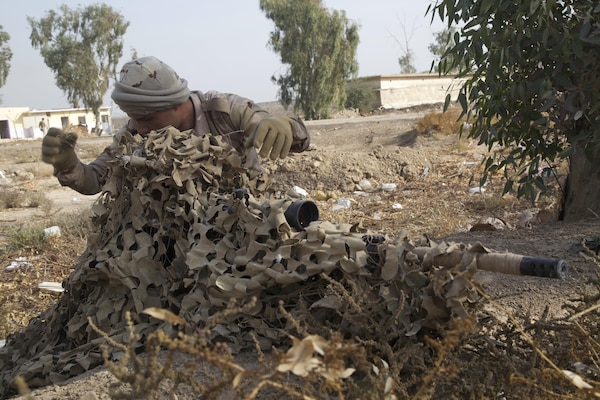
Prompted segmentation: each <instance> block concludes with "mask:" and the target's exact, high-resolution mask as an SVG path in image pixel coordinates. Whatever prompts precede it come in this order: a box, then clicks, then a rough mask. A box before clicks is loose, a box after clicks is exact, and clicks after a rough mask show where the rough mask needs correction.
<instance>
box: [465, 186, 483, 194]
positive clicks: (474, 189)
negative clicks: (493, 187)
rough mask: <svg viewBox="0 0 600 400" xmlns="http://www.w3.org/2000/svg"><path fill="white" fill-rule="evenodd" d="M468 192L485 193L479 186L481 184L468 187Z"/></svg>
mask: <svg viewBox="0 0 600 400" xmlns="http://www.w3.org/2000/svg"><path fill="white" fill-rule="evenodd" d="M469 193H471V194H477V193H481V194H483V193H485V188H484V187H481V186H475V187H472V188H470V189H469Z"/></svg>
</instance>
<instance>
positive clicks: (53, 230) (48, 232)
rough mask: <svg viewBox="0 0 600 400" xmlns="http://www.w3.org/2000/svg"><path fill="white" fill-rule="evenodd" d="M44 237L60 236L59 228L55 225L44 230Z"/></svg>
mask: <svg viewBox="0 0 600 400" xmlns="http://www.w3.org/2000/svg"><path fill="white" fill-rule="evenodd" d="M44 236H46V237H48V236H60V228H59V227H58V226H56V225H54V226H51V227H49V228H46V229H44Z"/></svg>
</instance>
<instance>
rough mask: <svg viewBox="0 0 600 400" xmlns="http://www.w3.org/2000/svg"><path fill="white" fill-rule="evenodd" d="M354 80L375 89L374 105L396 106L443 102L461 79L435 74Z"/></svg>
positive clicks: (454, 94)
mask: <svg viewBox="0 0 600 400" xmlns="http://www.w3.org/2000/svg"><path fill="white" fill-rule="evenodd" d="M358 81H360V82H361V83H363V84H365V85H367V87H370V88H372V89H373V90H375V91H377V95H378V96H377V97H378V102H377V104H375V106H376V107H383V108H387V109H398V108H406V107H412V106H417V105H421V104H435V103H443V102H444V101H445V99H446V95H447V94H450V96H451V99H452V100H453V101H455V100H456V98H457V96H458V91H459V89H460V87H461V86H462V84H463V82H464V78H463V79H461V80H459V79H456V78H455V77H454V76H442V77H440V76H439V75H438V74H404V75H376V76H368V77H364V78H358Z"/></svg>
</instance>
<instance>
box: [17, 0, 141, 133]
mask: <svg viewBox="0 0 600 400" xmlns="http://www.w3.org/2000/svg"><path fill="white" fill-rule="evenodd" d="M27 21H28V22H29V25H30V26H31V35H30V39H31V44H32V46H33V47H34V48H39V49H40V54H41V55H42V57H43V58H44V62H45V63H46V65H47V66H48V67H49V68H50V69H51V70H52V71H53V72H54V76H55V79H56V85H57V86H58V87H59V88H60V89H61V90H62V91H63V92H65V93H66V95H67V99H68V100H69V102H70V103H71V105H72V106H73V107H80V104H82V105H83V107H85V108H87V109H90V110H92V111H93V112H94V114H95V116H96V131H97V132H98V131H99V130H98V128H99V125H100V121H99V108H100V107H101V106H102V101H103V98H104V95H105V93H106V91H107V90H108V87H109V79H110V77H114V76H116V68H117V64H118V62H119V59H120V58H121V56H122V54H123V35H124V34H125V32H126V30H127V27H128V26H129V22H126V21H125V20H124V19H123V16H122V15H121V14H119V13H118V12H117V11H115V10H114V9H113V8H111V7H109V6H107V5H106V4H95V5H88V6H86V7H85V8H81V7H79V8H77V9H70V8H69V7H67V6H66V5H64V4H63V5H61V6H60V7H59V9H58V12H57V11H55V10H50V11H47V13H46V15H45V17H43V18H41V19H40V20H35V19H34V18H31V17H27Z"/></svg>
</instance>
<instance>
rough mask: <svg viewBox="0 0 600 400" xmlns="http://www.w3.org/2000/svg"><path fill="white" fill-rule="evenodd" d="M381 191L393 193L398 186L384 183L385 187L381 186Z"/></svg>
mask: <svg viewBox="0 0 600 400" xmlns="http://www.w3.org/2000/svg"><path fill="white" fill-rule="evenodd" d="M381 190H383V191H384V192H391V191H394V190H396V184H395V183H384V184H383V185H381Z"/></svg>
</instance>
